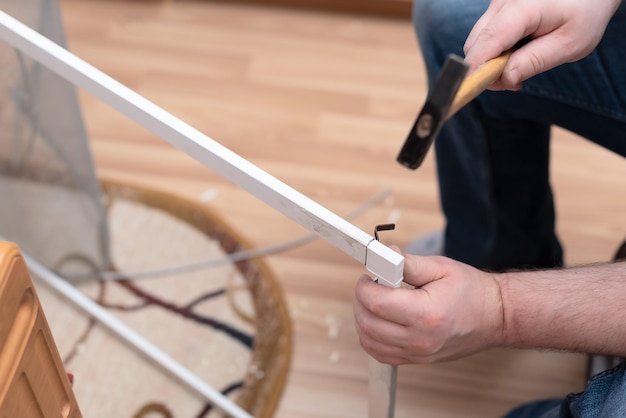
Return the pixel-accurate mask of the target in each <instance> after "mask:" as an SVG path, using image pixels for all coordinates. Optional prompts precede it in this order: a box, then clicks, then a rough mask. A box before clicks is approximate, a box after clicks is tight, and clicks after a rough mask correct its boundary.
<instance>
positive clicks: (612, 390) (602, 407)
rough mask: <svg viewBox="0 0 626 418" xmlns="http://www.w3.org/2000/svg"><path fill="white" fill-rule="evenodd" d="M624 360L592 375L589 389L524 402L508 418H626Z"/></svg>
mask: <svg viewBox="0 0 626 418" xmlns="http://www.w3.org/2000/svg"><path fill="white" fill-rule="evenodd" d="M625 372H626V370H625V366H624V363H622V364H620V365H619V366H617V367H616V368H614V369H611V370H607V371H606V372H602V373H600V374H598V375H596V376H594V377H592V378H591V380H590V381H589V385H588V386H587V389H586V390H585V391H584V392H583V393H580V394H570V395H568V396H567V397H566V398H565V399H547V400H544V401H538V402H533V403H529V404H527V405H523V406H521V407H519V408H517V409H515V410H513V411H511V412H510V413H509V414H507V415H506V417H505V418H619V417H626V376H625V374H624V373H625Z"/></svg>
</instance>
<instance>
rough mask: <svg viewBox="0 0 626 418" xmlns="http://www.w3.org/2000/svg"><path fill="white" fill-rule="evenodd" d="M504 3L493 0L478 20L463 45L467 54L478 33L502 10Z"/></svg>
mask: <svg viewBox="0 0 626 418" xmlns="http://www.w3.org/2000/svg"><path fill="white" fill-rule="evenodd" d="M503 5H504V2H502V1H497V0H494V1H492V2H491V3H490V4H489V7H488V8H487V10H486V11H485V13H484V14H483V15H482V16H481V17H480V18H479V19H478V20H477V21H476V23H475V24H474V27H473V28H472V30H471V31H470V33H469V35H467V39H466V40H465V45H463V52H464V53H465V54H467V51H469V49H470V48H471V47H472V46H473V45H474V43H475V42H476V37H477V36H478V34H479V33H480V32H481V31H482V30H483V28H484V27H485V26H486V25H487V23H488V22H489V21H490V20H491V19H492V18H493V16H494V15H495V14H496V13H498V12H499V11H500V9H501V8H502V6H503Z"/></svg>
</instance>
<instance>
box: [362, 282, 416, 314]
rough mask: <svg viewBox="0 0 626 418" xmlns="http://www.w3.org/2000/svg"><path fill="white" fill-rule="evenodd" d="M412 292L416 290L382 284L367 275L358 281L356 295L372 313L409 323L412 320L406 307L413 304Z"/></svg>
mask: <svg viewBox="0 0 626 418" xmlns="http://www.w3.org/2000/svg"><path fill="white" fill-rule="evenodd" d="M410 292H414V291H413V290H411V289H391V288H388V287H385V286H381V285H379V284H376V283H374V282H373V281H372V279H370V278H369V277H368V276H366V275H365V276H361V278H360V279H359V281H358V282H357V285H356V289H355V297H356V303H358V304H360V305H361V306H362V307H363V308H364V309H366V310H367V311H369V312H370V313H371V314H372V315H374V316H376V317H379V318H381V319H383V320H385V321H389V322H394V323H396V324H400V325H409V324H410V323H411V321H410V319H409V318H408V311H407V308H406V307H411V306H412V305H413V301H412V300H411V293H410ZM411 315H413V313H412V314H411Z"/></svg>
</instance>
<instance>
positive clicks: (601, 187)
mask: <svg viewBox="0 0 626 418" xmlns="http://www.w3.org/2000/svg"><path fill="white" fill-rule="evenodd" d="M61 6H62V10H63V15H64V19H65V24H66V30H67V34H68V39H69V47H70V49H71V50H72V51H73V52H75V53H76V54H77V55H79V56H81V57H82V58H84V59H85V60H87V61H88V62H90V63H92V64H94V65H95V66H97V67H99V68H100V69H102V70H103V71H105V72H106V73H108V74H109V75H111V76H113V77H115V78H117V79H118V80H119V81H121V82H122V83H124V84H126V85H128V86H129V87H131V88H133V89H134V90H136V91H137V92H139V93H140V94H142V95H145V96H146V97H147V98H148V99H150V100H152V101H154V102H155V103H157V104H158V105H160V106H161V107H163V108H165V109H166V110H168V111H170V112H171V113H173V114H174V115H176V116H178V117H179V118H181V119H182V120H184V121H186V122H188V123H189V124H191V125H192V126H194V127H196V128H198V129H199V130H201V131H203V132H204V133H206V134H207V135H209V136H210V137H212V138H214V139H215V140H217V141H219V142H220V143H222V144H223V145H225V146H226V147H228V148H230V149H232V150H233V151H235V152H236V153H238V154H240V155H242V156H243V157H245V158H247V159H249V160H250V161H252V162H253V163H255V164H257V165H258V166H260V167H261V168H263V169H264V170H266V171H268V172H269V173H271V174H273V175H274V176H276V177H278V178H279V179H281V180H283V181H284V182H286V183H287V184H289V185H291V186H293V187H294V188H295V189H297V190H299V191H301V192H303V193H304V194H306V195H308V196H309V197H311V198H313V199H314V200H316V201H318V202H319V203H321V204H323V205H325V206H326V207H328V208H329V209H331V210H332V211H334V212H336V213H338V214H340V215H344V214H346V213H348V212H350V211H351V210H353V209H355V208H356V207H358V206H359V205H360V204H361V203H362V202H364V201H366V200H367V199H368V198H370V197H371V196H373V195H375V194H377V193H379V192H381V191H382V190H385V189H386V188H390V189H391V193H390V195H389V197H388V198H387V199H385V201H384V202H383V203H381V204H380V205H378V206H376V207H375V208H373V209H370V210H369V211H367V212H366V213H365V214H363V215H361V216H359V217H358V218H356V219H354V220H353V223H354V224H356V225H357V226H359V227H360V228H362V229H364V230H366V231H368V232H370V233H373V228H374V226H375V225H376V224H380V223H386V222H387V221H389V220H390V219H391V220H396V219H397V220H396V223H397V230H396V231H394V232H388V233H385V234H384V237H383V240H384V241H385V242H387V243H394V244H398V245H400V246H404V245H406V244H407V243H408V242H409V241H410V240H411V239H412V238H414V237H415V236H417V235H419V234H423V233H426V232H429V231H431V230H434V229H437V228H441V227H442V225H443V218H442V215H441V213H440V210H439V202H438V195H437V187H436V177H435V172H434V164H433V158H432V154H431V155H430V156H429V157H428V158H427V160H426V162H425V164H424V165H423V167H422V168H420V169H419V170H418V171H416V172H414V171H409V170H407V169H405V168H403V167H401V166H399V165H398V164H397V163H396V162H395V156H396V153H397V151H398V150H399V147H400V146H401V144H402V142H403V140H404V137H405V134H406V133H407V130H408V129H409V127H410V124H411V123H412V120H413V118H414V117H415V114H416V112H417V111H418V109H419V107H420V105H421V104H422V103H423V100H424V98H425V94H426V90H425V79H424V72H423V68H422V62H421V58H420V55H419V52H418V49H417V46H416V42H415V39H414V35H413V31H412V27H411V23H410V22H409V21H403V20H384V19H377V18H373V17H357V16H348V15H332V14H324V13H313V12H310V11H309V12H306V11H290V10H286V9H278V8H263V7H261V6H250V5H243V6H242V5H235V4H232V3H228V2H223V3H212V2H209V1H198V2H183V1H179V2H157V1H148V0H143V1H127V2H124V1H108V0H61ZM80 97H81V102H82V105H83V112H84V116H85V120H86V124H87V128H88V131H89V134H90V136H91V140H92V150H93V152H94V155H95V160H96V163H97V167H98V170H99V173H100V174H101V175H103V176H109V177H114V178H122V179H124V180H127V181H133V182H139V183H143V184H149V185H156V186H158V187H161V188H163V189H165V190H169V191H174V192H176V193H179V194H182V195H184V196H187V197H191V198H194V199H208V198H207V196H213V197H212V198H211V199H210V200H208V201H207V202H206V204H207V205H210V206H211V207H213V208H214V209H215V210H217V211H218V212H219V213H220V214H221V215H223V217H224V218H225V219H226V220H227V221H228V222H229V223H230V224H231V225H233V226H235V227H236V228H238V229H239V231H240V232H241V233H242V234H243V235H244V236H245V237H246V238H247V239H249V240H250V241H251V242H252V243H253V244H254V245H257V246H265V245H269V244H274V243H279V242H282V241H285V240H288V239H291V238H294V237H297V236H300V235H302V234H304V233H305V231H304V230H303V229H302V228H301V227H299V226H298V225H296V224H294V223H293V222H292V221H290V220H288V219H286V218H284V217H283V216H282V215H280V214H279V213H277V212H276V211H274V210H273V209H271V208H269V207H268V206H266V205H265V204H264V203H262V202H260V201H258V200H256V199H255V198H253V197H251V196H250V195H248V194H247V193H246V192H244V191H242V190H241V189H239V188H237V187H235V186H233V185H232V184H230V183H229V182H228V181H226V180H224V179H222V178H220V177H219V176H218V175H216V174H215V173H213V172H212V171H211V170H210V169H208V168H205V167H203V166H201V165H200V164H199V163H196V162H195V161H194V160H193V159H191V158H189V157H188V156H187V155H185V154H183V153H182V152H180V151H178V150H176V149H174V148H172V147H171V146H169V145H168V144H166V143H165V142H163V141H162V140H160V139H159V138H156V137H155V136H154V135H152V134H151V133H149V132H147V131H145V130H144V129H142V128H140V127H138V126H137V125H135V124H134V123H133V122H131V121H130V120H129V119H127V118H125V117H124V116H122V115H119V114H118V113H117V112H115V111H114V110H112V109H110V108H109V107H108V106H107V105H104V104H102V103H100V102H99V101H98V100H96V99H95V98H93V97H91V96H89V95H88V94H86V93H83V92H81V96H80ZM553 153H554V154H553V159H554V164H553V168H552V173H553V185H554V190H555V193H556V200H557V210H558V215H559V223H558V228H559V233H560V235H561V238H562V240H563V243H564V245H565V248H566V257H567V262H568V263H570V264H579V263H587V262H593V261H602V260H608V259H609V258H610V257H611V256H612V255H613V252H614V251H615V249H616V247H617V245H618V243H619V242H620V241H621V240H623V239H624V238H625V237H626V219H625V217H624V214H625V213H626V199H624V193H623V190H624V189H625V188H626V164H625V161H624V160H623V159H622V158H620V157H617V156H615V155H613V154H611V153H609V152H607V151H605V150H602V149H600V148H599V147H597V146H595V145H592V144H589V143H587V142H585V141H583V140H582V139H580V138H577V137H575V136H573V135H571V134H568V133H566V132H563V131H557V132H556V138H555V141H554V143H553ZM268 262H269V264H270V266H271V268H272V269H273V270H274V272H275V274H276V276H277V277H278V278H279V280H280V282H281V283H282V285H283V289H284V292H285V294H286V297H287V299H288V302H289V306H290V309H291V312H292V315H293V318H294V328H295V329H294V333H295V334H294V337H295V344H296V345H295V352H294V360H293V365H292V371H291V373H290V376H289V382H288V387H287V390H286V392H285V394H284V397H283V399H282V402H281V405H280V407H279V410H278V413H277V414H276V416H278V417H282V418H305V417H306V418H312V417H325V418H329V417H342V418H343V417H364V416H366V410H367V395H366V393H367V391H366V387H367V366H366V365H367V356H366V355H365V354H364V353H363V352H362V350H361V349H360V347H359V344H358V340H357V336H356V333H355V331H354V326H353V319H352V298H353V286H354V283H355V281H356V280H357V278H358V276H359V275H360V274H362V273H364V272H365V270H364V268H363V266H361V265H359V264H358V263H357V262H355V261H354V260H353V259H351V258H350V257H348V256H346V255H344V254H342V253H340V252H339V251H337V250H335V249H334V247H331V246H330V245H329V244H326V243H325V242H323V241H316V242H314V243H311V244H308V245H306V246H303V247H300V248H297V249H293V250H290V251H288V252H285V253H282V254H279V255H276V256H272V257H269V258H268ZM335 327H338V328H337V329H338V334H337V335H336V336H335V335H333V334H334V331H333V332H330V331H332V330H331V328H333V329H335ZM584 367H585V359H584V357H583V356H578V355H569V354H558V353H538V352H525V351H506V350H496V351H492V352H488V353H482V354H479V355H476V356H473V357H471V358H468V359H464V360H460V361H456V362H453V363H447V364H439V365H426V366H406V367H401V368H400V381H399V393H398V403H397V414H396V416H397V417H399V418H400V417H489V416H491V417H495V416H498V415H500V414H502V413H503V412H505V411H506V410H507V409H508V408H510V407H512V406H514V405H516V404H518V403H520V402H523V401H525V400H529V399H534V398H538V397H546V396H560V395H563V394H565V393H567V392H570V391H578V390H580V389H581V388H582V387H583V385H584Z"/></svg>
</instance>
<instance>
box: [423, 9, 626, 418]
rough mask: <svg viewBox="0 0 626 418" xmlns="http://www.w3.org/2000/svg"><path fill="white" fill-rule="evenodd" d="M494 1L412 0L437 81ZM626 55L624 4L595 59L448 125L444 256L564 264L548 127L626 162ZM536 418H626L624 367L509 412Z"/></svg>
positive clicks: (487, 95) (504, 265)
mask: <svg viewBox="0 0 626 418" xmlns="http://www.w3.org/2000/svg"><path fill="white" fill-rule="evenodd" d="M488 4H489V0H415V1H414V7H413V20H414V24H415V29H416V32H417V37H418V40H419V44H420V49H421V52H422V54H423V56H424V62H425V64H426V71H427V73H428V79H429V81H430V83H431V85H432V82H433V81H434V79H435V77H436V75H437V74H438V73H439V70H440V68H441V65H442V64H443V62H444V60H445V58H446V57H447V55H448V54H450V53H455V54H457V55H460V56H463V43H464V42H465V39H466V37H467V35H468V34H469V32H470V30H471V29H472V27H473V25H474V23H475V22H476V21H477V20H478V18H479V17H480V16H481V15H482V13H483V12H484V11H485V10H486V9H487V6H488ZM625 56H626V2H624V3H623V4H622V6H620V9H619V10H618V12H617V13H616V14H615V16H614V18H613V19H612V20H611V22H610V23H609V25H608V27H607V30H606V32H605V35H604V37H603V39H602V41H601V42H600V44H599V45H598V47H597V48H596V49H595V50H594V51H593V52H592V53H591V54H590V55H589V56H588V57H586V58H584V59H582V60H580V61H578V62H576V63H572V64H564V65H561V66H559V67H557V68H555V69H552V70H550V71H548V72H545V73H543V74H540V75H537V76H535V77H533V78H531V79H530V80H527V81H525V82H524V85H523V88H522V89H521V90H520V91H518V92H490V91H487V92H484V93H483V94H481V95H480V96H479V97H478V98H476V99H475V100H473V101H472V102H471V103H470V104H468V105H467V106H465V107H464V108H463V109H461V110H460V111H459V112H458V113H457V114H456V115H455V116H454V117H453V118H451V119H450V120H449V121H448V122H447V123H446V124H445V125H444V127H443V128H442V130H441V132H440V134H439V136H438V138H437V139H436V140H435V151H436V159H437V171H438V177H439V191H440V197H441V204H442V208H443V211H444V215H445V217H446V221H447V223H446V229H445V244H444V245H445V246H444V254H445V255H446V256H448V257H451V258H454V259H456V260H459V261H462V262H465V263H467V264H471V265H473V266H475V267H478V268H482V269H489V270H494V271H499V270H506V269H514V268H515V269H517V268H526V267H532V268H541V267H555V266H560V265H562V263H563V250H562V247H561V244H560V242H559V239H558V237H557V235H556V232H555V209H554V201H553V196H552V190H551V187H550V178H549V177H550V176H549V167H550V128H551V126H552V125H556V126H560V127H562V128H565V129H567V130H570V131H572V132H574V133H576V134H578V135H580V136H582V137H584V138H587V139H589V140H590V141H593V142H595V143H596V144H598V145H600V146H603V147H605V148H607V149H609V150H612V151H613V152H615V153H617V154H620V155H622V156H626V59H625V58H624V57H625ZM616 192H617V193H620V192H621V191H616ZM621 193H623V192H621ZM529 417H532V418H554V417H560V418H565V417H626V376H625V368H624V365H623V364H622V365H620V366H618V367H617V368H615V369H612V370H610V371H608V372H604V373H601V374H599V375H597V376H595V377H594V378H592V379H591V380H590V383H589V386H588V388H587V390H586V391H585V392H583V393H582V394H576V395H574V394H572V395H569V396H567V397H566V398H564V399H552V400H545V401H539V402H534V403H531V404H528V405H523V406H521V407H520V408H518V409H516V410H514V411H513V412H511V413H510V414H509V415H507V418H529Z"/></svg>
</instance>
